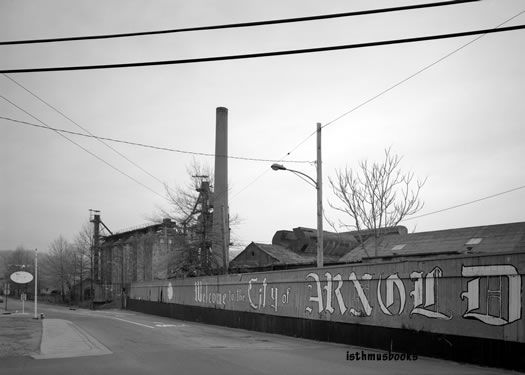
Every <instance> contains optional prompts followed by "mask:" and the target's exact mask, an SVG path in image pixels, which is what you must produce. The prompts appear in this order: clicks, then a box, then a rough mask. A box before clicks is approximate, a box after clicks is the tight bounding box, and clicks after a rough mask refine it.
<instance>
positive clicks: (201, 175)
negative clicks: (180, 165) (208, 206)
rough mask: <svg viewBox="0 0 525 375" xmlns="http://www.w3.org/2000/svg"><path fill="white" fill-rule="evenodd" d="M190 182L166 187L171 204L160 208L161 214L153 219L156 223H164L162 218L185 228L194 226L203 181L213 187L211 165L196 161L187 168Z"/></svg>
mask: <svg viewBox="0 0 525 375" xmlns="http://www.w3.org/2000/svg"><path fill="white" fill-rule="evenodd" d="M186 173H187V175H188V177H189V182H188V183H187V184H186V185H177V186H175V187H174V188H171V187H169V186H168V185H167V184H165V185H164V189H165V191H166V198H167V199H168V201H169V203H168V206H167V207H160V208H159V213H158V214H157V215H156V217H154V218H153V220H154V221H162V218H171V219H173V220H175V221H176V222H177V223H179V224H181V225H185V226H191V225H194V224H195V223H196V222H197V217H198V214H199V213H198V212H197V211H196V208H197V207H196V206H197V200H198V198H199V192H198V190H199V189H200V187H201V183H202V181H209V183H210V186H213V170H212V168H211V167H210V166H209V165H204V164H200V163H199V162H197V161H196V160H195V159H193V161H192V163H191V164H190V165H189V166H188V167H187V168H186Z"/></svg>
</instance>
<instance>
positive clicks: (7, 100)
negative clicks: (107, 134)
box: [0, 94, 169, 201]
mask: <svg viewBox="0 0 525 375" xmlns="http://www.w3.org/2000/svg"><path fill="white" fill-rule="evenodd" d="M0 98H2V99H4V100H5V101H6V102H8V103H9V104H11V105H12V106H14V107H15V108H18V109H19V110H20V111H22V112H24V113H25V114H27V115H28V116H30V117H31V118H33V119H34V120H36V121H38V122H40V123H41V124H42V125H44V126H46V127H49V126H48V125H47V124H46V123H45V122H43V121H42V120H40V119H39V118H37V117H36V116H34V115H32V114H31V113H29V112H28V111H26V110H25V109H23V108H22V107H20V106H18V105H17V104H16V103H14V102H12V101H11V100H9V99H8V98H6V97H5V96H3V95H1V94H0ZM55 132H56V133H57V134H58V135H60V136H61V137H63V138H65V139H66V140H68V141H69V142H71V143H73V144H74V145H76V146H77V147H79V148H81V149H82V150H84V151H85V152H87V153H88V154H90V155H91V156H93V157H95V158H97V159H98V160H100V161H101V162H103V163H104V164H106V165H107V166H109V167H110V168H112V169H113V170H115V171H117V172H119V173H120V174H122V175H124V176H126V177H127V178H129V179H130V180H132V181H134V182H135V183H137V184H139V185H141V186H142V187H144V188H145V189H147V190H149V191H150V192H152V193H153V194H155V195H157V196H159V197H161V198H162V199H165V200H167V201H169V199H167V198H166V197H165V196H163V195H162V194H159V193H158V192H156V191H155V190H153V189H152V188H150V187H149V186H147V185H145V184H143V183H142V182H140V181H139V180H137V179H136V178H134V177H132V176H130V175H129V174H127V173H126V172H124V171H122V170H120V169H119V168H117V167H115V166H114V165H113V164H111V163H109V162H108V161H106V160H104V159H103V158H101V157H100V156H98V155H97V154H95V153H93V152H91V151H89V150H88V149H87V148H85V147H83V146H82V145H80V144H79V143H77V142H75V141H74V140H72V139H71V138H69V137H67V136H66V135H64V134H62V133H61V132H59V131H55Z"/></svg>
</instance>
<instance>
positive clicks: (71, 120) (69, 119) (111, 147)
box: [3, 74, 169, 189]
mask: <svg viewBox="0 0 525 375" xmlns="http://www.w3.org/2000/svg"><path fill="white" fill-rule="evenodd" d="M3 76H4V77H6V78H7V79H9V80H10V81H11V82H13V83H14V84H16V85H17V86H18V87H20V88H22V89H23V90H24V91H26V92H27V93H29V94H30V95H31V96H33V97H34V98H36V99H37V100H38V101H40V102H41V103H43V104H44V105H46V106H47V107H48V108H51V109H52V110H53V111H55V112H57V113H58V114H59V115H61V116H62V117H64V118H65V119H66V120H68V121H69V122H71V123H72V124H74V125H75V126H77V127H78V128H80V129H82V130H83V131H85V132H86V133H87V134H89V135H91V137H92V138H94V139H96V140H97V141H99V142H100V143H102V144H103V145H104V146H106V147H107V148H109V149H110V150H112V151H113V152H115V153H116V154H117V155H119V156H120V157H122V158H123V159H125V160H127V161H128V162H129V163H131V164H132V165H134V166H135V167H137V168H138V169H140V170H141V171H142V172H144V173H145V174H147V175H148V176H150V177H151V178H153V179H155V180H156V181H158V182H159V183H161V184H162V185H163V186H164V187H166V188H168V189H169V186H168V185H167V184H166V183H165V182H164V181H162V180H161V179H159V178H158V177H157V176H155V175H153V174H152V173H150V172H149V171H147V170H146V169H144V168H143V167H142V166H141V165H139V164H137V163H136V162H134V161H133V160H131V159H130V158H128V157H127V156H126V155H124V154H123V153H121V152H120V151H119V150H117V149H116V148H114V147H113V146H111V145H110V144H108V143H106V142H104V141H103V140H102V139H100V138H97V137H96V136H95V135H94V134H93V133H91V132H90V131H89V130H88V129H86V128H85V127H83V126H81V125H80V124H79V123H78V122H76V121H75V120H73V119H72V118H71V117H69V116H67V115H66V114H65V113H64V112H62V111H61V110H59V109H58V108H56V107H55V106H53V105H51V104H50V103H48V102H47V101H45V100H44V99H42V98H41V97H40V96H38V95H37V94H35V93H34V92H32V91H31V90H29V89H28V88H27V87H25V86H23V85H22V84H21V83H20V82H18V81H17V80H15V79H14V78H11V77H9V76H8V75H7V74H3ZM50 130H55V129H50ZM55 131H56V130H55Z"/></svg>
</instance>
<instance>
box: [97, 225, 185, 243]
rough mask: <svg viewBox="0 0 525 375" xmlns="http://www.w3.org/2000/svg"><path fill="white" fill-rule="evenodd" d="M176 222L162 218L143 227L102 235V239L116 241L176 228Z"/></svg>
mask: <svg viewBox="0 0 525 375" xmlns="http://www.w3.org/2000/svg"><path fill="white" fill-rule="evenodd" d="M176 227H177V224H176V223H175V222H173V221H171V220H170V221H167V220H164V221H163V222H162V223H157V224H151V225H147V226H144V227H140V228H136V229H132V230H128V231H125V232H118V233H115V234H112V235H109V236H103V239H104V241H118V240H120V239H122V238H125V237H130V236H133V235H135V234H146V233H149V232H156V231H158V230H161V229H163V228H176Z"/></svg>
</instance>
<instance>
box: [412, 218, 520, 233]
mask: <svg viewBox="0 0 525 375" xmlns="http://www.w3.org/2000/svg"><path fill="white" fill-rule="evenodd" d="M519 224H521V225H523V226H525V221H516V222H513V223H500V224H485V225H477V226H474V227H456V228H447V229H438V230H429V231H426V232H414V233H407V234H408V235H411V234H427V233H440V232H451V231H456V230H467V229H471V230H474V229H478V230H479V229H486V228H494V227H509V226H513V225H519Z"/></svg>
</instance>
